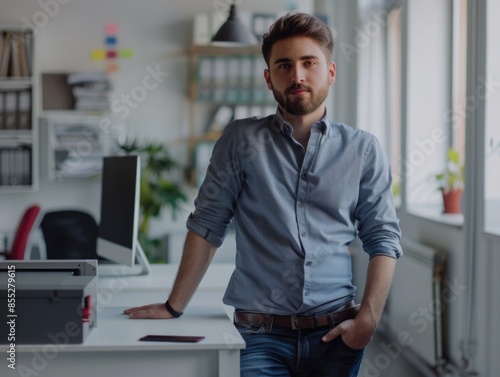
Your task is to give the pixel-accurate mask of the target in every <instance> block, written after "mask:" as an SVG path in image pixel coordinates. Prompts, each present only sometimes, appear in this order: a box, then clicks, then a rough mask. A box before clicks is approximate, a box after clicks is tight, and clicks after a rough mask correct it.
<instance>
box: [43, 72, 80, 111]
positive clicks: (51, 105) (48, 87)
mask: <svg viewBox="0 0 500 377" xmlns="http://www.w3.org/2000/svg"><path fill="white" fill-rule="evenodd" d="M74 106H75V99H74V97H73V93H72V92H71V88H70V86H69V84H68V74H66V73H43V74H42V109H43V110H71V109H73V108H74Z"/></svg>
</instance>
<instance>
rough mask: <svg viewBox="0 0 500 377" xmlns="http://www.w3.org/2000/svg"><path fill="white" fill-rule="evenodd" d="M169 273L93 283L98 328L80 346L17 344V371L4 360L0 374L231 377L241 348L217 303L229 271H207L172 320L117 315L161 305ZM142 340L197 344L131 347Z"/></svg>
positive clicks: (160, 269)
mask: <svg viewBox="0 0 500 377" xmlns="http://www.w3.org/2000/svg"><path fill="white" fill-rule="evenodd" d="M176 270H177V268H176V266H169V265H163V266H153V275H152V276H146V277H127V278H124V277H117V278H105V279H100V280H99V285H100V288H99V297H98V317H97V318H98V325H97V328H96V329H94V330H93V331H92V333H91V334H90V336H89V337H88V339H87V340H86V341H85V343H84V344H81V345H66V346H55V345H53V344H52V345H31V346H30V345H23V346H21V345H18V346H17V353H16V359H17V360H16V365H17V368H18V369H17V370H16V371H13V370H11V369H9V368H7V365H6V364H7V360H6V358H5V357H4V356H2V358H1V359H0V375H2V376H19V375H21V376H26V375H30V376H36V377H59V376H61V377H63V376H72V377H73V376H74V377H90V376H131V377H132V376H133V377H137V376H148V377H155V376H158V377H159V376H162V377H165V376H167V377H168V376H182V377H188V376H193V377H201V376H219V377H233V376H234V377H237V376H239V367H240V366H239V355H240V350H241V349H243V348H244V347H245V343H244V341H243V339H242V338H241V336H240V335H239V333H238V331H237V330H236V329H235V327H234V326H233V324H232V322H231V320H230V319H229V317H228V316H227V310H226V311H225V310H224V307H223V305H222V303H221V301H220V298H221V297H222V293H223V291H224V289H225V285H226V284H227V280H226V278H227V279H229V276H230V273H231V271H232V267H231V266H224V265H216V264H214V265H212V266H210V268H209V271H207V274H206V276H205V278H204V280H203V281H202V283H201V285H200V288H199V290H198V292H197V294H196V295H195V297H194V298H193V300H192V302H191V303H190V305H189V307H188V309H187V310H186V313H185V314H184V316H182V317H181V318H179V319H174V320H131V319H128V318H127V317H126V316H124V315H123V314H121V313H122V311H123V309H125V308H126V307H130V306H135V305H142V304H147V303H151V302H154V301H164V299H165V297H166V295H167V294H168V291H169V290H170V288H171V286H172V282H173V279H174V278H175V271H176ZM151 299H153V301H151ZM214 300H215V301H214ZM147 334H166V335H201V336H205V339H204V340H202V341H201V342H199V343H164V342H161V343H157V342H140V341H139V340H138V339H139V338H140V337H142V336H144V335H147ZM57 347H59V348H57ZM6 350H7V347H6V346H4V345H2V346H0V353H1V354H2V355H6Z"/></svg>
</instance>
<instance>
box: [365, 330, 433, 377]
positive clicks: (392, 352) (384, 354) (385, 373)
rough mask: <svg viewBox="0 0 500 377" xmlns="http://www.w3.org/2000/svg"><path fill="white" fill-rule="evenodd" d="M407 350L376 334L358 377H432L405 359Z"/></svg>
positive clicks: (368, 348) (366, 352) (367, 350)
mask: <svg viewBox="0 0 500 377" xmlns="http://www.w3.org/2000/svg"><path fill="white" fill-rule="evenodd" d="M404 352H405V349H403V348H401V346H399V345H398V344H395V343H394V342H391V341H390V340H388V339H385V338H384V337H382V336H381V335H379V334H375V336H374V337H373V339H372V341H371V343H370V344H369V346H368V347H367V349H366V351H365V357H364V359H363V363H362V365H361V370H360V373H359V375H358V377H430V376H434V375H433V374H423V372H420V371H419V370H418V369H417V368H415V367H414V366H413V365H412V364H411V363H410V362H408V361H407V359H406V358H405V357H404Z"/></svg>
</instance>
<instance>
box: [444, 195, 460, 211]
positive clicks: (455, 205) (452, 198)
mask: <svg viewBox="0 0 500 377" xmlns="http://www.w3.org/2000/svg"><path fill="white" fill-rule="evenodd" d="M442 194H443V204H444V209H443V213H462V210H461V208H460V206H461V204H462V190H452V191H444V190H442Z"/></svg>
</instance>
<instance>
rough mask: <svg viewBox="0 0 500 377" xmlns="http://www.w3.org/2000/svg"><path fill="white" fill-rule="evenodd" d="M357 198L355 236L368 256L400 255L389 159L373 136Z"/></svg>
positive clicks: (368, 145)
mask: <svg viewBox="0 0 500 377" xmlns="http://www.w3.org/2000/svg"><path fill="white" fill-rule="evenodd" d="M363 157H364V161H363V165H362V172H361V180H360V190H359V200H358V204H357V206H356V211H355V216H356V220H357V221H358V236H359V238H360V239H361V241H362V242H363V249H364V250H365V251H366V252H367V253H368V254H369V256H370V258H372V257H374V256H375V255H387V256H390V257H393V258H399V257H401V256H402V254H403V252H402V249H401V246H400V238H401V229H400V227H399V220H398V218H397V216H396V210H395V207H394V200H393V195H392V187H391V184H392V176H391V169H390V165H389V161H388V159H387V156H386V154H385V152H384V151H383V149H382V146H381V145H380V143H379V142H378V140H377V139H376V138H375V137H374V136H372V137H371V139H370V141H369V143H368V144H367V145H366V148H365V151H364V156H363Z"/></svg>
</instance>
